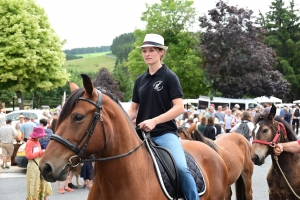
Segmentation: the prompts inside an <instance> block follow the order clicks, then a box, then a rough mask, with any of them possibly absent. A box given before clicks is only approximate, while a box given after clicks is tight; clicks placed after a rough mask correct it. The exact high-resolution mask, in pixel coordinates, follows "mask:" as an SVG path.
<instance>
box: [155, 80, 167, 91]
mask: <svg viewBox="0 0 300 200" xmlns="http://www.w3.org/2000/svg"><path fill="white" fill-rule="evenodd" d="M163 88H164V86H163V85H162V81H157V82H155V83H154V84H153V89H154V90H156V91H161V90H162V89H163Z"/></svg>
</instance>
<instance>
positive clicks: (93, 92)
mask: <svg viewBox="0 0 300 200" xmlns="http://www.w3.org/2000/svg"><path fill="white" fill-rule="evenodd" d="M82 78H83V85H84V88H80V89H79V88H78V86H76V88H74V87H73V88H71V91H72V92H73V93H72V94H71V96H70V97H69V98H68V100H67V102H66V103H65V105H64V107H63V109H62V112H61V114H60V116H59V121H58V124H57V129H56V133H55V134H54V137H53V138H52V140H51V141H50V142H49V145H48V147H47V150H46V151H45V153H44V155H43V157H42V159H41V161H40V171H41V173H42V174H43V176H44V178H45V179H46V180H47V181H50V182H54V181H56V180H65V179H66V176H67V173H68V170H69V169H70V168H71V167H72V166H76V165H77V164H78V163H79V162H85V161H86V160H87V159H86V158H88V157H89V156H90V155H92V154H94V155H95V160H96V161H98V162H95V177H94V184H93V187H92V189H91V190H90V192H89V195H88V199H109V200H111V199H124V200H132V199H145V200H152V199H159V200H160V199H167V197H166V196H165V194H164V192H163V190H162V189H161V186H160V184H159V181H158V178H157V176H156V173H155V169H154V165H153V161H152V159H151V156H150V154H149V152H148V149H147V147H146V145H145V143H144V142H142V141H141V139H140V138H139V137H138V135H137V133H136V130H135V127H134V126H133V124H132V122H131V120H130V119H129V117H128V115H127V113H126V112H125V111H124V110H123V109H122V107H121V105H120V103H118V100H117V99H114V98H113V97H112V96H111V95H109V94H107V93H106V94H104V91H101V92H102V93H101V92H100V91H99V90H97V89H95V88H94V87H93V84H92V82H91V80H90V78H89V77H88V76H86V75H82ZM73 85H74V84H73ZM74 89H76V91H74ZM98 117H99V118H98ZM98 121H99V122H98ZM97 122H98V123H97ZM182 145H183V147H184V149H185V150H186V151H188V152H189V153H190V154H191V155H192V156H193V157H194V159H195V160H196V161H197V163H198V165H199V167H200V168H201V169H202V172H203V177H204V179H205V182H206V192H205V194H203V196H201V200H204V199H212V200H220V199H224V195H225V191H226V187H227V179H228V175H227V169H226V166H225V164H224V162H223V160H222V159H221V157H220V156H219V155H218V154H217V153H216V152H215V151H213V150H212V149H211V148H209V147H208V146H207V145H205V144H200V145H199V143H198V142H195V141H185V142H182Z"/></svg>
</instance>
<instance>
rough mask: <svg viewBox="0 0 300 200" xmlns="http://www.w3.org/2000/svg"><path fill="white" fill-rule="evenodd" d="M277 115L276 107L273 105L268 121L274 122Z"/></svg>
mask: <svg viewBox="0 0 300 200" xmlns="http://www.w3.org/2000/svg"><path fill="white" fill-rule="evenodd" d="M275 115H276V106H275V105H274V104H272V107H271V109H270V114H269V116H268V119H269V120H273V119H274V116H275Z"/></svg>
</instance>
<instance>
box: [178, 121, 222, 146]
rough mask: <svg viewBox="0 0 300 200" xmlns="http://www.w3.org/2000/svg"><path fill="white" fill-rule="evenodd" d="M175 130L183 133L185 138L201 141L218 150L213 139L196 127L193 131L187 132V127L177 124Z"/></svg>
mask: <svg viewBox="0 0 300 200" xmlns="http://www.w3.org/2000/svg"><path fill="white" fill-rule="evenodd" d="M177 130H178V132H181V133H183V134H184V135H185V136H186V137H187V138H192V139H193V140H195V141H199V142H202V143H204V144H206V145H208V146H210V148H212V149H213V150H215V151H216V152H218V146H217V145H216V144H215V143H214V141H213V140H211V139H209V138H206V137H205V136H204V135H203V134H202V133H201V132H200V131H199V130H198V129H194V133H189V131H188V128H186V127H184V126H179V127H177Z"/></svg>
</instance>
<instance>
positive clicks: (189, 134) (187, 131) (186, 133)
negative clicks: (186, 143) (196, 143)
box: [177, 123, 197, 140]
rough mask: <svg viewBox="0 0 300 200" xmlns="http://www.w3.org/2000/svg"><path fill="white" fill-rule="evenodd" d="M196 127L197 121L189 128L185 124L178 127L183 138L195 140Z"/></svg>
mask: <svg viewBox="0 0 300 200" xmlns="http://www.w3.org/2000/svg"><path fill="white" fill-rule="evenodd" d="M196 127H197V124H196V123H193V124H192V125H191V126H190V127H189V128H186V127H185V126H184V125H182V126H179V127H178V128H177V131H178V136H179V137H180V138H181V139H182V140H194V138H193V134H194V130H195V129H196Z"/></svg>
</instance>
